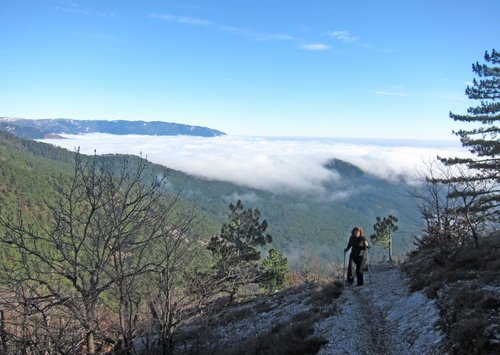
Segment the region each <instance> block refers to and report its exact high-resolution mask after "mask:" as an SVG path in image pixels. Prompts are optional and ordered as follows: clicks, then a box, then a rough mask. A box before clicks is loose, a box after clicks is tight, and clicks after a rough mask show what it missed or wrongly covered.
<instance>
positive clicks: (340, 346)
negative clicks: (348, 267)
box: [315, 265, 444, 355]
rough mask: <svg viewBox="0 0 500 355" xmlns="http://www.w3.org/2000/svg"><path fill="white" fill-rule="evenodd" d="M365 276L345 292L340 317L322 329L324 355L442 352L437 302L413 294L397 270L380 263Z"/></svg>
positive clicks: (318, 330) (319, 326) (319, 328)
mask: <svg viewBox="0 0 500 355" xmlns="http://www.w3.org/2000/svg"><path fill="white" fill-rule="evenodd" d="M365 275H366V276H365V278H366V282H365V286H363V287H355V286H349V287H347V288H345V290H344V292H343V294H342V296H341V298H340V299H339V301H340V302H341V304H342V306H341V310H340V313H339V314H338V315H336V316H332V317H329V318H326V319H324V320H323V321H322V322H320V323H318V324H317V325H316V327H315V331H316V333H317V334H321V335H322V336H323V337H325V338H327V339H328V344H327V345H325V346H323V347H322V348H321V350H320V351H319V354H324V355H326V354H437V353H439V354H442V353H443V352H442V351H441V350H440V346H441V344H442V341H443V338H444V337H443V334H442V333H441V331H440V330H439V329H438V327H437V322H438V320H439V312H438V309H437V307H436V305H435V304H434V302H433V301H431V300H429V299H428V298H427V297H425V295H423V294H422V293H419V292H417V293H409V292H408V286H407V283H406V280H405V278H404V277H403V275H402V274H401V272H400V271H399V269H398V268H396V267H394V266H391V265H379V266H376V267H373V268H372V270H371V271H370V273H369V274H368V273H367V274H365Z"/></svg>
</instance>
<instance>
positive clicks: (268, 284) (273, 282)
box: [261, 249, 288, 290]
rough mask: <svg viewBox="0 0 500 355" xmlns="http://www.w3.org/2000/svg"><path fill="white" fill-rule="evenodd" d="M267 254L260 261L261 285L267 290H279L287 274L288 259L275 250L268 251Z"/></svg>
mask: <svg viewBox="0 0 500 355" xmlns="http://www.w3.org/2000/svg"><path fill="white" fill-rule="evenodd" d="M268 253H269V254H268V255H267V258H265V259H264V260H263V261H262V267H261V270H262V273H263V275H262V285H263V286H264V288H266V289H268V290H276V289H280V288H282V287H283V285H284V283H285V276H286V274H287V273H288V259H287V257H286V256H284V255H283V254H282V253H281V252H279V251H278V250H276V249H270V250H269V252H268Z"/></svg>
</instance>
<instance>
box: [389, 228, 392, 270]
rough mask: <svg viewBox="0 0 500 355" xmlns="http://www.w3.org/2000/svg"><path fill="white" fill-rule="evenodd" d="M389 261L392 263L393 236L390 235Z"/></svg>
mask: <svg viewBox="0 0 500 355" xmlns="http://www.w3.org/2000/svg"><path fill="white" fill-rule="evenodd" d="M389 261H390V262H391V263H392V234H389Z"/></svg>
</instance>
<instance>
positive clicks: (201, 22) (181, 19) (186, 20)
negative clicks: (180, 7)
mask: <svg viewBox="0 0 500 355" xmlns="http://www.w3.org/2000/svg"><path fill="white" fill-rule="evenodd" d="M149 17H151V18H154V19H159V20H163V21H167V22H176V23H180V24H183V25H193V26H210V25H211V24H212V21H210V20H205V19H199V18H194V17H189V16H174V15H162V14H151V15H149Z"/></svg>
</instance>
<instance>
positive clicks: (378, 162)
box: [41, 133, 466, 192]
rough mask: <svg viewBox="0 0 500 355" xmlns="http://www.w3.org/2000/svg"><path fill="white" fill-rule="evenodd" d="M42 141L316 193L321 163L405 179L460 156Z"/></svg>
mask: <svg viewBox="0 0 500 355" xmlns="http://www.w3.org/2000/svg"><path fill="white" fill-rule="evenodd" d="M64 137H65V138H66V139H44V140H41V141H42V142H46V143H51V144H54V145H58V146H61V147H64V148H67V149H69V150H76V149H77V148H78V147H79V148H80V152H82V153H84V154H93V153H94V151H96V152H97V154H108V153H119V154H135V155H139V154H142V156H143V157H146V158H147V159H148V160H149V161H151V162H153V163H157V164H162V165H165V166H167V167H169V168H172V169H175V170H180V171H183V172H185V173H188V174H192V175H198V176H203V177H206V178H210V179H216V180H223V181H230V182H233V183H236V184H241V185H246V186H249V187H253V188H258V189H265V190H271V191H280V190H290V189H292V190H299V191H303V192H314V191H317V190H318V188H319V186H320V185H321V183H322V182H326V181H328V180H332V179H336V178H337V176H336V174H335V173H334V172H332V171H330V170H328V169H326V168H325V167H324V164H325V163H326V162H327V161H328V160H329V159H332V158H338V159H342V160H345V161H347V162H350V163H352V164H354V165H356V166H358V167H360V168H361V169H362V170H364V171H365V172H368V173H371V174H373V175H376V176H378V177H381V178H384V179H388V180H394V179H400V178H404V179H406V181H407V182H409V183H411V182H412V181H415V179H416V173H417V172H419V171H420V172H422V171H424V172H425V169H426V168H425V165H426V164H428V163H429V162H430V161H432V160H435V159H436V156H438V155H439V156H442V157H455V156H464V155H466V151H465V150H464V149H463V148H462V147H461V146H460V142H458V140H453V141H404V140H374V139H371V140H370V139H339V138H328V139H326V138H317V139H316V138H269V137H266V138H262V137H242V136H221V137H213V138H205V137H192V136H142V135H127V136H122V135H112V134H102V133H93V134H86V135H65V136H64Z"/></svg>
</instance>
